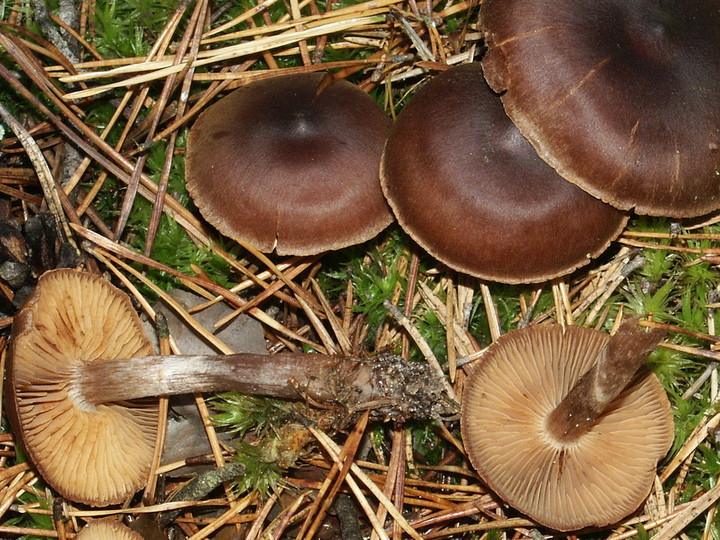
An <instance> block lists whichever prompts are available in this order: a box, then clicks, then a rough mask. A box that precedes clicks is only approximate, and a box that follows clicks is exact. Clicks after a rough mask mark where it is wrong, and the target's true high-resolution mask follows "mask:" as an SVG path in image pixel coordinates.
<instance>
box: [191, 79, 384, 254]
mask: <svg viewBox="0 0 720 540" xmlns="http://www.w3.org/2000/svg"><path fill="white" fill-rule="evenodd" d="M390 126H391V122H390V119H389V118H388V116H387V115H386V114H385V113H384V112H383V111H382V110H381V109H380V108H379V107H378V106H377V105H376V103H375V102H374V101H373V99H372V98H371V97H370V96H368V95H367V94H366V93H364V92H363V91H362V90H360V89H359V88H358V87H356V86H354V85H352V84H351V83H349V82H347V81H344V80H337V79H334V78H333V77H332V76H331V75H329V74H320V73H311V74H298V75H287V76H283V77H276V78H272V79H264V80H260V81H257V82H253V83H251V84H248V85H247V86H243V87H241V88H239V89H238V90H236V91H234V92H233V93H231V94H229V95H228V96H226V97H224V98H223V99H221V100H219V101H218V102H217V103H215V104H213V105H212V106H210V107H209V108H208V109H207V110H205V111H204V112H203V113H202V114H201V115H200V117H199V118H198V120H197V121H196V122H195V124H194V125H193V127H192V128H191V130H190V135H189V140H188V154H187V164H186V181H187V189H188V191H189V192H190V195H191V196H192V198H193V200H194V201H195V204H196V205H197V206H198V208H199V209H200V212H201V213H202V214H203V216H205V218H206V219H207V220H208V222H210V223H211V224H212V225H213V226H215V227H216V228H217V229H218V230H219V231H220V232H221V233H223V234H224V235H226V236H229V237H232V238H239V239H242V240H244V241H247V242H249V243H251V244H252V245H254V246H255V247H256V248H257V249H259V250H260V251H264V252H271V251H273V250H275V251H276V252H277V253H278V254H280V255H288V254H292V255H312V254H317V253H321V252H323V251H327V250H333V249H340V248H343V247H346V246H349V245H353V244H357V243H360V242H364V241H366V240H369V239H370V238H372V237H374V236H375V235H376V234H378V233H379V232H380V231H381V230H382V229H384V228H385V227H386V226H387V225H389V224H390V222H391V221H392V214H391V212H390V209H389V208H388V206H387V203H386V202H385V199H384V198H383V195H382V191H381V189H380V182H379V178H378V175H379V169H380V156H381V154H382V149H383V145H384V144H385V140H386V138H387V135H388V133H389V130H390Z"/></svg>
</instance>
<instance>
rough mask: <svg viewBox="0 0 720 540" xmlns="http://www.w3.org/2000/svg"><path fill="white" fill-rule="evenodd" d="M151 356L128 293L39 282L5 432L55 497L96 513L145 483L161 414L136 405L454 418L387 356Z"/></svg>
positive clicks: (74, 281)
mask: <svg viewBox="0 0 720 540" xmlns="http://www.w3.org/2000/svg"><path fill="white" fill-rule="evenodd" d="M152 353H153V351H152V348H151V346H150V344H149V342H148V340H147V338H146V337H145V336H144V334H143V333H142V327H141V325H140V321H139V319H138V317H137V315H136V314H135V312H134V311H133V309H132V304H131V303H130V300H129V298H128V297H127V295H126V294H124V293H122V292H121V291H119V290H118V289H116V288H115V287H113V286H112V285H111V284H110V283H108V282H107V281H106V280H104V279H102V278H101V277H99V276H95V275H93V274H89V273H84V272H79V271H75V270H68V269H61V270H53V271H51V272H47V273H45V274H43V275H42V276H41V277H40V279H39V280H38V284H37V287H36V289H35V291H34V292H33V293H32V295H31V296H30V297H29V299H28V301H27V303H26V304H25V305H24V306H23V307H22V309H21V310H20V311H19V312H18V314H17V315H16V317H15V320H14V322H13V329H12V342H11V354H10V358H9V361H8V367H7V373H6V392H5V395H6V398H7V401H8V403H7V408H8V412H9V416H10V420H11V423H12V427H13V433H15V434H16V436H18V437H19V438H20V439H21V441H22V443H23V445H24V447H25V449H26V450H27V452H28V454H29V456H30V459H31V460H32V462H33V463H34V464H35V466H36V467H37V469H38V471H39V472H40V473H41V474H42V476H43V477H44V478H45V480H46V481H47V482H48V484H50V485H51V486H52V487H53V488H54V489H55V490H56V491H57V492H58V493H60V494H61V495H63V496H64V497H66V498H68V499H71V500H73V501H77V502H82V503H85V504H90V505H93V506H104V505H108V504H114V503H118V502H120V501H122V500H123V499H125V498H126V497H128V496H129V495H130V494H132V493H133V492H134V491H136V490H137V489H139V488H140V487H141V486H142V485H143V484H144V482H145V481H146V480H147V475H148V471H149V469H150V464H151V460H152V455H153V449H154V445H155V439H156V430H157V425H158V412H157V409H158V407H157V402H156V400H149V399H141V398H149V397H154V396H161V395H173V394H179V393H190V392H210V391H229V390H235V391H240V392H244V393H255V394H263V395H271V396H275V397H282V398H288V399H299V398H302V397H307V398H308V399H309V400H311V401H312V402H323V403H326V404H328V406H329V407H336V408H337V409H338V410H339V411H340V412H341V413H342V414H347V413H352V412H355V411H357V410H362V409H363V408H372V409H373V412H374V413H375V414H376V415H380V416H385V417H393V418H394V417H403V418H404V417H432V416H435V415H437V414H447V413H450V414H452V413H453V412H454V403H452V402H449V401H448V400H447V399H445V400H443V397H442V392H443V387H442V385H441V382H440V380H439V378H438V377H437V375H436V374H435V373H434V372H433V371H432V370H431V368H430V367H429V365H427V364H421V363H417V362H407V361H405V360H403V359H401V358H399V357H395V356H392V355H385V356H382V357H380V358H379V359H362V360H360V359H355V360H352V359H347V358H339V357H333V356H328V355H323V354H302V353H285V354H276V355H261V354H250V353H238V354H232V355H220V356H204V355H195V356H155V355H153V354H152Z"/></svg>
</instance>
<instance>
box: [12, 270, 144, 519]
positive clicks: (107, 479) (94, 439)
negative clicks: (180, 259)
mask: <svg viewBox="0 0 720 540" xmlns="http://www.w3.org/2000/svg"><path fill="white" fill-rule="evenodd" d="M152 353H153V350H152V347H151V345H150V343H149V341H148V340H147V338H146V337H145V334H144V333H143V329H142V326H141V323H140V320H139V318H138V316H137V314H136V313H135V311H134V310H133V309H132V306H131V305H130V302H129V301H128V298H127V296H126V295H124V294H123V293H121V292H120V291H118V290H117V289H115V288H114V287H110V286H108V285H107V284H106V282H105V281H104V280H102V279H99V278H98V277H96V276H92V275H91V274H87V273H82V272H76V271H74V270H67V269H63V270H55V271H51V272H47V273H45V274H43V276H42V277H41V278H40V280H39V281H38V285H37V287H36V288H35V291H34V292H33V293H32V294H31V295H30V296H29V297H28V299H27V301H26V303H25V305H24V307H23V308H22V309H21V310H20V311H19V312H18V313H17V315H16V316H15V319H14V321H13V329H12V342H11V354H10V356H9V361H8V362H9V363H8V368H7V372H6V389H5V394H6V396H7V409H8V417H9V419H10V422H11V425H12V428H13V433H14V434H15V436H16V437H18V438H19V439H20V440H21V442H22V444H23V447H24V448H25V450H26V451H27V453H28V455H29V456H30V459H31V461H32V462H33V463H34V464H35V466H36V467H37V469H38V471H39V472H40V473H41V474H42V476H43V477H44V478H45V480H46V481H47V483H48V484H50V485H51V486H52V487H53V488H54V489H55V490H56V491H58V492H59V493H61V494H63V495H64V496H65V497H67V498H68V499H71V500H73V501H77V502H81V503H85V504H90V505H93V506H106V505H109V504H115V503H118V502H120V501H122V500H123V499H125V498H126V497H127V496H128V495H129V494H131V493H133V492H135V491H136V490H137V489H139V488H140V487H141V486H142V485H144V483H145V482H146V481H147V475H148V473H149V470H150V463H151V460H152V455H153V450H154V447H155V440H156V437H157V425H158V405H157V401H156V400H141V401H134V402H128V403H120V402H117V403H105V404H98V405H92V404H90V403H87V402H86V401H84V400H82V399H81V396H79V395H78V388H77V385H76V384H74V382H73V377H74V373H75V371H76V370H77V369H79V367H80V366H84V365H89V364H91V363H92V362H94V361H95V360H97V359H98V358H115V357H123V356H137V355H147V354H152Z"/></svg>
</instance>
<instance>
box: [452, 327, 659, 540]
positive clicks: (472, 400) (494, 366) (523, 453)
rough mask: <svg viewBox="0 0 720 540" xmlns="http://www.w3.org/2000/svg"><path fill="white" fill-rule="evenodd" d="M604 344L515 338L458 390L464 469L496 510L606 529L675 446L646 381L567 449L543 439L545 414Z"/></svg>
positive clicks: (556, 332)
mask: <svg viewBox="0 0 720 540" xmlns="http://www.w3.org/2000/svg"><path fill="white" fill-rule="evenodd" d="M608 340H609V336H608V335H607V334H604V333H602V332H598V331H596V330H591V329H587V328H580V327H577V326H570V327H567V328H565V329H563V328H562V327H560V326H555V325H552V326H550V325H539V326H531V327H527V328H525V329H522V330H515V331H512V332H509V333H508V334H506V335H504V336H502V337H501V338H500V339H499V340H498V341H497V342H496V343H495V344H493V345H492V346H491V347H490V348H489V349H488V350H487V352H486V353H485V354H484V355H483V357H482V359H481V360H479V361H478V362H477V364H476V367H474V369H473V370H472V372H471V374H470V375H469V377H468V379H467V380H466V383H465V389H464V391H463V397H462V413H461V429H462V435H463V441H464V444H465V449H466V451H467V454H468V457H469V458H470V461H471V463H472V464H473V466H474V467H475V469H476V470H477V471H478V473H479V474H480V476H481V477H482V479H483V480H484V481H485V483H486V484H487V485H488V486H489V487H490V488H491V489H492V490H493V491H495V492H496V493H497V494H498V495H499V496H500V497H501V498H502V499H503V500H505V501H506V502H507V503H508V504H510V505H511V506H513V507H515V508H517V509H518V510H519V511H521V512H522V513H524V514H526V515H528V516H529V517H531V518H532V519H534V520H536V521H537V522H538V523H541V524H543V525H545V526H548V527H551V528H553V529H557V530H561V531H569V530H576V529H581V528H583V527H588V526H605V525H608V524H611V523H615V522H617V521H619V520H620V519H622V518H623V517H625V516H627V515H628V514H630V513H631V512H633V511H634V510H635V509H637V508H638V506H639V505H640V504H641V503H642V501H643V500H644V499H645V498H646V497H647V495H648V493H649V492H650V488H651V487H652V483H653V479H654V477H655V470H656V467H657V462H658V460H659V459H660V458H662V456H664V455H665V453H666V452H667V451H668V449H669V447H670V445H671V443H672V441H673V420H672V414H671V412H670V404H669V402H668V399H667V396H666V394H665V392H664V390H663V388H662V386H661V385H660V383H659V381H658V380H657V378H656V377H655V375H653V374H651V373H648V372H641V374H639V376H638V377H636V379H635V380H634V381H633V382H631V383H630V385H629V386H628V387H627V388H626V389H625V390H624V391H623V392H622V393H621V394H620V395H619V396H618V397H617V398H616V399H615V400H614V401H613V402H612V405H611V406H610V408H609V409H608V410H606V412H605V413H604V414H603V415H602V416H600V418H599V419H598V420H597V421H596V423H595V425H594V426H593V427H592V428H590V430H589V431H588V432H587V433H585V434H583V435H581V436H580V437H579V438H578V439H576V440H575V441H573V442H570V443H560V442H559V441H557V440H554V439H553V438H552V437H551V436H549V434H548V431H547V421H548V417H549V415H550V413H551V412H552V411H553V410H554V409H555V407H557V405H558V404H559V403H560V401H561V400H562V399H563V398H564V397H565V396H566V395H567V394H568V392H569V391H570V389H571V388H572V387H573V386H574V385H575V383H576V382H577V381H578V380H579V379H580V377H581V376H582V375H583V374H584V373H585V372H587V371H588V370H589V369H590V368H591V367H592V365H593V364H594V362H595V360H596V358H597V356H598V355H599V353H600V351H601V350H602V349H603V348H604V347H605V346H606V345H607V343H608Z"/></svg>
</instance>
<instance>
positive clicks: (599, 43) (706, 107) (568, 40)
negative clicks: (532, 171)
mask: <svg viewBox="0 0 720 540" xmlns="http://www.w3.org/2000/svg"><path fill="white" fill-rule="evenodd" d="M481 26H482V28H483V30H484V32H485V38H486V42H487V45H488V52H487V54H486V56H485V59H484V60H483V66H484V68H485V74H486V76H487V79H488V81H489V83H490V86H492V87H493V89H494V90H495V91H497V92H504V94H503V97H502V99H503V104H504V105H505V109H506V111H507V113H508V115H509V116H510V118H512V120H513V122H515V125H516V126H517V127H518V129H519V130H520V131H521V132H522V134H523V135H524V136H525V137H527V138H528V139H529V140H530V141H531V142H532V144H533V145H534V146H535V148H536V149H537V151H538V154H539V155H540V156H541V157H542V158H543V159H544V160H545V161H547V162H548V163H549V164H550V165H552V166H553V167H554V168H555V169H557V171H558V172H559V173H560V174H561V175H562V176H563V177H564V178H567V179H568V180H570V181H571V182H573V183H575V184H577V185H578V186H580V187H582V188H583V189H584V190H586V191H588V192H589V193H592V194H593V195H595V196H596V197H599V198H601V199H602V200H604V201H606V202H608V203H610V204H612V205H615V206H617V207H618V208H623V209H635V211H637V212H638V213H641V214H650V215H664V216H671V217H690V216H697V215H701V214H704V213H707V212H710V211H712V210H715V209H717V208H719V207H720V149H719V148H718V147H719V146H720V107H718V103H720V3H718V1H717V0H694V1H692V2H657V1H655V0H632V1H629V0H550V1H546V2H537V1H535V0H488V1H486V2H483V4H482V8H481Z"/></svg>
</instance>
